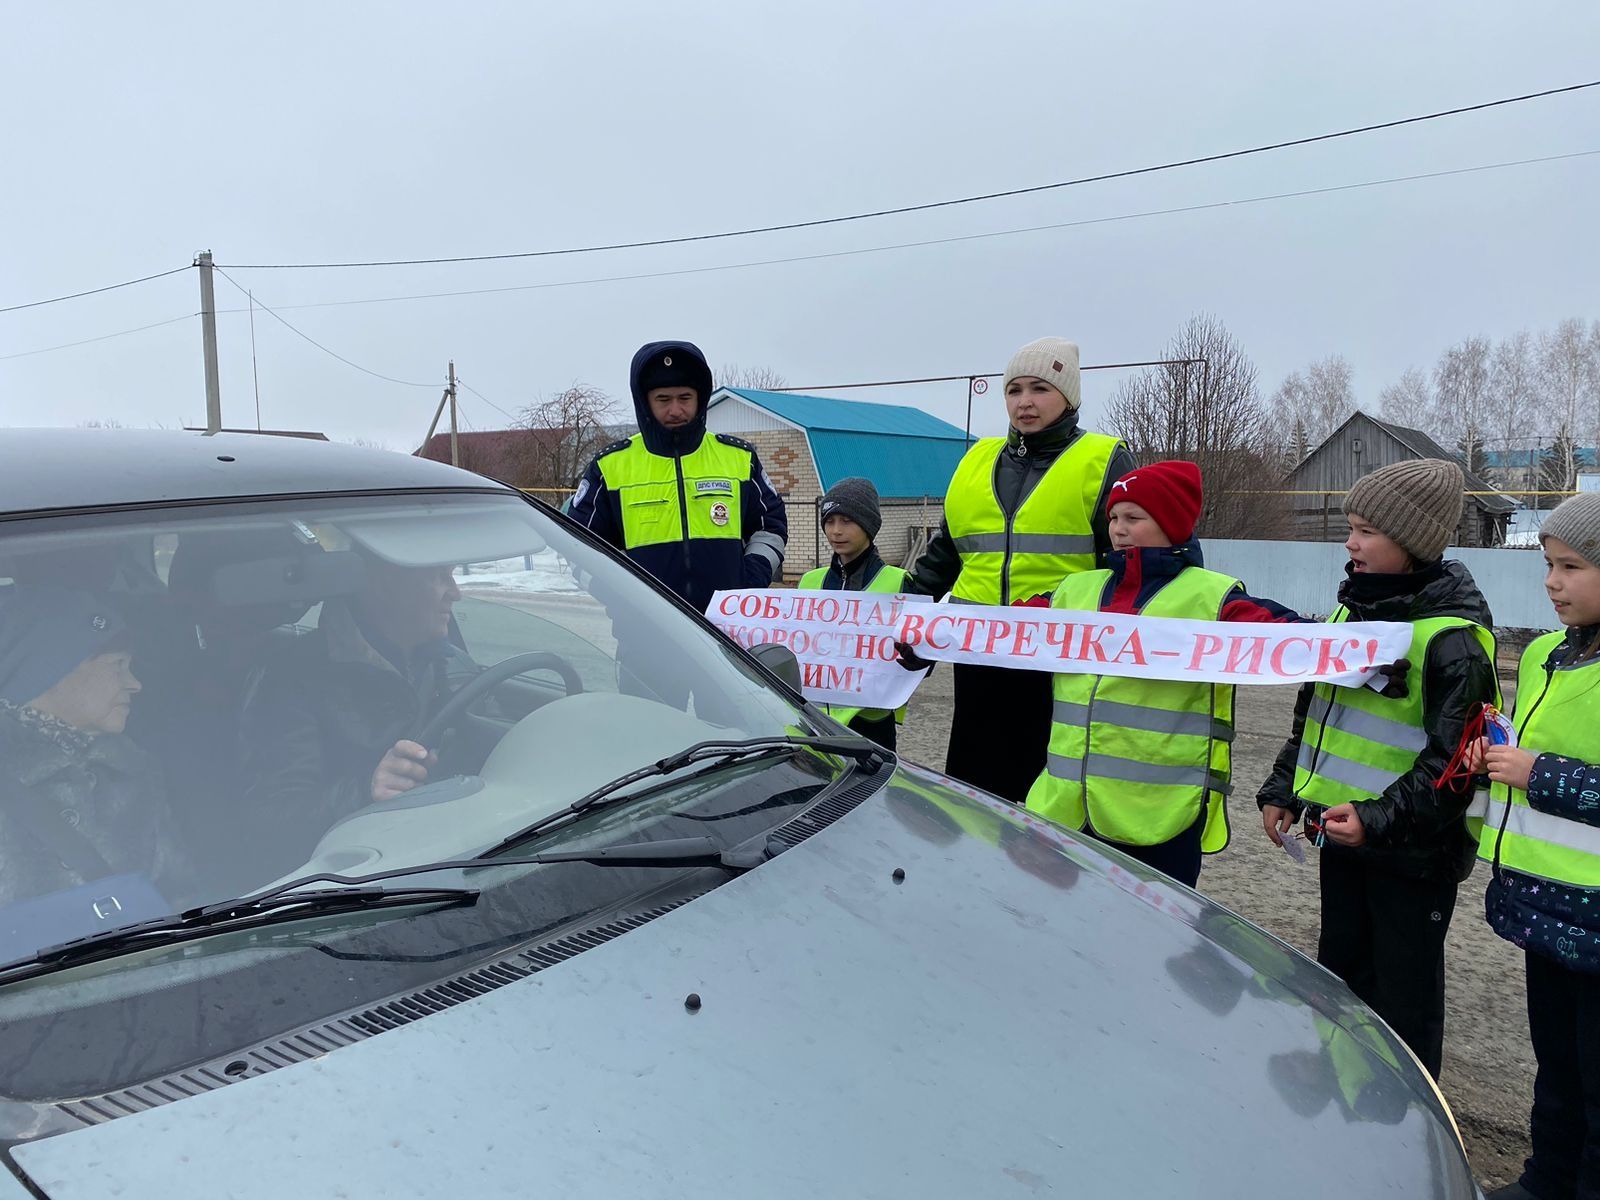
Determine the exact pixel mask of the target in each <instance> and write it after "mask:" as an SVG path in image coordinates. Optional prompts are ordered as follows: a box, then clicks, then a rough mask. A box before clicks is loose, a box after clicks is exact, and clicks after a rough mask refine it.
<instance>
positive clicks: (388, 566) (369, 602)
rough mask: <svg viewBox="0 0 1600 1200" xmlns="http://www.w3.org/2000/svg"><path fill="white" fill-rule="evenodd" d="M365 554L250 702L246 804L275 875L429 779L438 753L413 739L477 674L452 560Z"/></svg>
mask: <svg viewBox="0 0 1600 1200" xmlns="http://www.w3.org/2000/svg"><path fill="white" fill-rule="evenodd" d="M362 558H363V560H364V565H365V571H364V583H363V585H362V587H361V588H360V590H359V591H358V592H357V593H356V594H354V595H352V596H349V597H337V598H334V599H330V600H327V601H325V602H324V603H323V605H322V613H321V616H320V618H319V619H318V622H317V629H316V631H315V632H314V633H312V634H309V635H308V636H306V637H303V638H300V639H298V640H297V641H296V642H295V643H294V644H293V645H292V646H291V647H290V648H289V649H288V650H287V651H286V652H285V653H284V655H283V656H282V657H281V659H280V660H279V661H278V662H275V663H272V664H269V665H268V666H267V668H266V669H265V671H263V672H262V675H261V677H260V680H259V682H258V684H257V685H256V686H255V687H254V689H253V690H252V693H251V695H250V696H249V697H248V698H247V700H246V702H245V706H244V711H243V729H242V731H241V737H242V741H243V745H244V755H245V775H246V778H247V780H248V786H247V791H246V795H245V807H246V810H247V811H248V812H249V814H250V817H251V824H252V825H254V826H255V827H256V828H255V829H254V830H253V831H252V836H256V837H258V839H259V840H258V845H259V847H260V854H261V857H262V860H263V861H264V863H270V865H271V867H272V869H274V870H290V869H292V868H294V867H295V866H298V865H300V864H301V863H303V862H305V861H306V860H307V859H308V858H310V856H311V854H312V852H313V850H314V849H315V846H316V842H317V841H318V839H319V838H320V836H321V834H322V833H324V832H325V831H326V830H327V829H328V828H329V827H330V826H332V825H333V824H334V823H336V822H337V821H339V820H340V819H341V818H343V817H346V816H348V815H349V814H351V813H353V812H355V811H357V810H358V809H361V808H364V807H366V806H367V805H368V804H372V803H376V802H381V801H385V800H392V799H394V798H395V797H396V796H400V795H402V794H404V793H405V792H408V791H410V790H411V789H412V788H414V787H417V786H418V785H420V784H423V783H426V782H427V781H428V780H429V778H430V777H432V776H433V775H434V774H435V772H436V771H437V769H438V760H437V756H436V755H435V754H434V753H433V752H432V751H431V750H430V749H429V748H427V747H424V746H422V745H421V744H420V743H418V742H417V741H416V740H415V738H416V736H417V734H418V732H419V731H420V730H421V729H422V727H423V726H424V725H425V724H426V723H427V722H428V720H429V719H430V718H431V717H433V716H434V715H435V714H436V713H437V712H438V711H439V710H440V709H441V708H443V707H444V704H445V702H446V701H447V700H448V699H449V698H450V695H451V694H452V692H454V691H455V690H456V689H457V688H458V687H459V686H460V685H461V683H462V682H463V681H464V680H465V679H466V678H469V677H470V676H472V675H475V674H476V673H477V672H478V671H479V670H480V669H481V668H480V667H479V665H478V664H477V663H475V662H473V661H472V659H471V658H469V657H468V656H467V654H466V652H465V651H463V650H462V649H460V648H459V647H457V646H456V645H454V644H453V643H452V642H451V641H450V640H449V634H450V620H451V610H452V608H453V607H454V605H455V602H456V601H457V600H459V599H460V598H461V591H460V589H459V588H458V587H457V586H456V581H455V575H454V570H453V568H452V567H450V566H427V567H413V566H398V565H396V564H394V563H389V562H385V561H384V560H382V559H380V558H377V557H376V556H375V555H371V554H367V553H363V554H362Z"/></svg>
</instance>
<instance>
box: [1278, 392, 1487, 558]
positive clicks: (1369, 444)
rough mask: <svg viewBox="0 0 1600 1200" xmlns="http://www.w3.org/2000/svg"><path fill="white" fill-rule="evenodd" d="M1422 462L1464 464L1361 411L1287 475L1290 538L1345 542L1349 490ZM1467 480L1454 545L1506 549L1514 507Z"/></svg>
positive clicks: (1424, 438) (1420, 436)
mask: <svg viewBox="0 0 1600 1200" xmlns="http://www.w3.org/2000/svg"><path fill="white" fill-rule="evenodd" d="M1420 458H1448V459H1453V460H1454V461H1456V462H1458V463H1459V462H1460V461H1461V456H1460V455H1458V454H1451V453H1450V452H1449V451H1448V450H1446V449H1445V448H1444V447H1443V446H1441V445H1439V443H1438V442H1436V441H1434V440H1433V438H1431V437H1429V436H1428V435H1427V434H1425V433H1423V432H1422V431H1421V430H1418V429H1407V428H1406V427H1405V426H1403V425H1391V424H1390V423H1389V422H1387V421H1380V420H1378V419H1377V418H1376V417H1369V416H1367V414H1366V413H1364V412H1360V411H1357V412H1356V413H1354V414H1352V415H1351V417H1350V419H1349V420H1348V421H1346V422H1345V423H1344V424H1343V425H1341V426H1339V428H1338V429H1335V430H1334V431H1333V432H1332V433H1331V434H1329V435H1328V439H1327V440H1326V441H1325V442H1323V443H1322V445H1320V446H1318V447H1317V448H1316V449H1315V450H1313V451H1312V452H1311V453H1310V454H1308V455H1306V457H1305V459H1304V461H1302V462H1301V463H1300V465H1299V466H1297V467H1296V468H1295V469H1294V470H1293V471H1291V472H1290V473H1289V478H1288V480H1287V482H1286V483H1285V484H1284V487H1285V488H1287V489H1288V490H1289V491H1290V492H1291V493H1296V494H1293V495H1291V496H1290V497H1289V503H1290V510H1291V522H1292V523H1291V534H1290V536H1292V537H1293V538H1295V539H1296V540H1298V541H1309V542H1316V541H1324V542H1333V541H1341V542H1342V541H1343V540H1344V539H1345V536H1346V533H1347V532H1348V526H1347V525H1346V524H1345V520H1344V514H1343V511H1342V508H1341V506H1342V504H1343V502H1344V494H1345V493H1346V492H1347V491H1349V490H1350V488H1351V485H1353V484H1354V483H1355V482H1356V480H1358V479H1360V478H1361V477H1362V476H1363V475H1366V474H1368V473H1370V472H1372V471H1376V470H1377V469H1378V468H1379V467H1387V466H1390V465H1392V464H1394V463H1399V462H1407V461H1409V460H1414V459H1420ZM1466 477H1467V479H1466V482H1467V502H1466V504H1465V505H1463V506H1462V512H1461V525H1460V528H1458V529H1457V530H1456V536H1455V539H1454V542H1453V544H1454V545H1457V546H1499V545H1501V544H1503V543H1504V541H1505V536H1506V522H1507V520H1508V519H1509V517H1510V515H1511V513H1512V512H1513V511H1514V510H1515V509H1516V507H1517V505H1516V502H1515V501H1513V500H1512V499H1511V498H1510V497H1509V496H1505V495H1502V494H1501V493H1500V492H1497V491H1495V490H1494V489H1493V488H1492V487H1491V486H1490V485H1489V484H1488V483H1486V482H1485V481H1484V480H1482V479H1480V478H1478V477H1477V476H1476V475H1474V474H1472V472H1470V471H1468V472H1466Z"/></svg>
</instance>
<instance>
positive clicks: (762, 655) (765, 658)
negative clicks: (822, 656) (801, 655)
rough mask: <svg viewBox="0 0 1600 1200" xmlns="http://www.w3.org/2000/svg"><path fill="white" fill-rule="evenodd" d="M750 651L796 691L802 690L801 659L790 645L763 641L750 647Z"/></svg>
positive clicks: (758, 660) (759, 661)
mask: <svg viewBox="0 0 1600 1200" xmlns="http://www.w3.org/2000/svg"><path fill="white" fill-rule="evenodd" d="M750 653H751V655H752V656H753V657H754V658H755V660H756V661H757V662H758V663H760V664H761V665H762V666H763V667H765V668H766V669H767V670H769V671H771V672H772V673H773V674H774V675H776V676H777V677H778V678H779V679H781V680H783V682H785V683H787V684H788V685H789V686H790V687H792V688H793V689H794V690H795V691H797V692H798V691H799V690H800V660H799V659H798V658H796V657H795V656H794V651H793V650H791V649H789V647H787V646H780V645H778V644H777V643H776V642H763V643H762V644H761V645H759V646H752V647H750Z"/></svg>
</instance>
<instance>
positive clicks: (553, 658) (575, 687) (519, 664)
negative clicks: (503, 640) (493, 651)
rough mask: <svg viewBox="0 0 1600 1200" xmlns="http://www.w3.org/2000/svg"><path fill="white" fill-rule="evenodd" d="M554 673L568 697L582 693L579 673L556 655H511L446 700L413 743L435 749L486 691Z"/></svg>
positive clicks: (534, 652) (581, 681) (539, 652)
mask: <svg viewBox="0 0 1600 1200" xmlns="http://www.w3.org/2000/svg"><path fill="white" fill-rule="evenodd" d="M540 670H543V671H554V672H555V673H556V674H557V675H559V676H561V682H562V683H563V684H565V685H566V689H567V695H569V696H576V695H578V694H579V693H581V692H582V691H583V680H582V679H580V678H578V671H577V668H575V667H574V666H573V665H572V664H571V663H570V662H568V661H567V660H566V659H564V658H562V657H561V656H560V655H559V654H551V653H549V652H548V651H545V650H535V651H531V652H530V653H527V654H513V655H512V656H511V657H510V658H507V659H504V660H502V661H500V662H497V663H495V665H494V666H492V667H486V668H485V669H484V670H482V671H480V672H479V673H478V674H477V675H474V676H473V677H472V678H471V679H469V680H467V682H466V683H464V684H462V685H461V688H460V690H459V691H457V692H456V694H455V695H453V696H451V697H450V699H449V700H447V701H445V706H444V707H443V708H441V709H440V710H439V711H438V712H437V713H435V714H434V717H433V720H431V721H429V722H428V723H427V724H426V725H424V726H423V727H422V732H421V733H419V734H417V736H416V739H415V740H416V741H418V742H421V743H422V744H423V745H424V746H426V747H427V748H428V749H429V750H436V749H438V745H437V743H438V741H439V735H440V734H442V733H443V732H444V731H445V730H446V729H449V728H450V727H451V726H452V725H454V724H455V723H456V722H457V721H458V720H459V719H460V718H461V715H462V714H463V713H464V712H466V711H467V709H469V708H471V707H472V706H473V705H474V704H476V703H477V702H478V701H479V700H481V699H482V698H483V697H484V696H485V695H486V694H487V693H488V692H489V691H491V690H492V689H494V688H496V687H498V686H500V684H502V683H504V682H505V681H506V680H508V679H510V678H511V677H512V676H513V675H521V674H524V673H525V672H528V671H540Z"/></svg>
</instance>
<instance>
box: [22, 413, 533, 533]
mask: <svg viewBox="0 0 1600 1200" xmlns="http://www.w3.org/2000/svg"><path fill="white" fill-rule="evenodd" d="M485 489H489V490H498V491H506V492H510V491H513V490H514V489H512V488H510V487H509V486H507V485H506V484H502V483H496V482H495V481H493V480H491V479H486V478H484V477H483V476H482V475H474V474H473V473H472V472H470V471H463V470H460V469H458V468H456V467H450V466H446V465H444V464H443V463H437V462H432V461H430V460H428V459H424V458H416V457H414V456H412V455H409V454H396V453H393V452H391V451H387V450H374V449H368V448H366V447H361V446H348V445H341V444H339V443H336V442H322V441H310V440H306V439H303V438H287V437H273V436H269V435H262V434H250V433H217V434H204V433H192V432H188V431H182V430H164V429H6V430H3V431H0V515H14V514H19V513H29V512H45V511H51V510H60V509H74V508H112V507H118V506H122V505H132V504H150V503H162V502H181V501H194V500H211V499H239V498H242V497H246V496H288V495H306V494H314V493H323V492H389V491H417V490H426V491H437V490H452V491H455V490H478V491H482V490H485Z"/></svg>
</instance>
